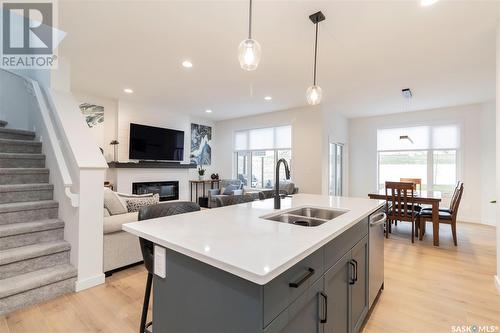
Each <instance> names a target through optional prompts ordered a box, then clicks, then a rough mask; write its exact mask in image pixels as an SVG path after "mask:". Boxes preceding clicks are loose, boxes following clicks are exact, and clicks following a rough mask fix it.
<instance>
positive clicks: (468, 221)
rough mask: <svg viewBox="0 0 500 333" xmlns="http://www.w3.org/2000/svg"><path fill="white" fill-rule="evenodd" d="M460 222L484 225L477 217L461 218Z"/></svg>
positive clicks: (458, 219)
mask: <svg viewBox="0 0 500 333" xmlns="http://www.w3.org/2000/svg"><path fill="white" fill-rule="evenodd" d="M457 221H458V222H466V223H477V224H484V223H482V222H481V219H478V218H475V217H467V216H460V217H458V218H457Z"/></svg>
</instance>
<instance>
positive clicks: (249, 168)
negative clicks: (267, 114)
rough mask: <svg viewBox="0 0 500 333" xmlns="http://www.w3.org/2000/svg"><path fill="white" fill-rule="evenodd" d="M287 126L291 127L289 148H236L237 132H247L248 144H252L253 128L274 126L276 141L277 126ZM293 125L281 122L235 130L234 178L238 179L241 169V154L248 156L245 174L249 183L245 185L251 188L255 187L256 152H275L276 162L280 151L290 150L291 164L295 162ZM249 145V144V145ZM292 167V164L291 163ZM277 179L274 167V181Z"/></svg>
mask: <svg viewBox="0 0 500 333" xmlns="http://www.w3.org/2000/svg"><path fill="white" fill-rule="evenodd" d="M285 126H289V127H290V132H291V133H290V136H291V138H290V141H291V142H290V147H289V148H264V149H236V147H235V141H236V140H235V138H236V135H237V133H242V132H246V140H247V145H249V144H250V138H249V133H250V131H252V130H259V129H269V128H272V129H273V130H274V133H273V135H274V142H276V141H277V140H276V135H277V133H276V130H275V129H276V128H278V127H285ZM292 133H293V127H292V125H291V124H280V125H275V126H266V127H254V128H247V129H238V130H235V131H234V132H233V143H232V144H233V178H235V179H238V169H239V165H238V156H239V154H242V155H245V156H246V166H245V169H246V172H247V174H246V175H245V177H246V179H247V185H245V186H246V187H249V188H254V187H253V186H252V183H253V178H252V175H253V172H252V171H253V170H252V158H253V154H254V153H256V152H268V151H272V152H273V154H274V164H276V162H277V161H278V156H279V152H280V151H290V155H291V158H290V164H291V163H293V162H292V161H293V149H292V146H293V142H292V141H293V135H292ZM247 147H248V146H247ZM290 167H291V165H290ZM275 181H276V180H275V179H274V169H273V183H274V182H275ZM262 186H264V184H262Z"/></svg>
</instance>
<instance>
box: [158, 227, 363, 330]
mask: <svg viewBox="0 0 500 333" xmlns="http://www.w3.org/2000/svg"><path fill="white" fill-rule="evenodd" d="M368 276H369V275H368V218H364V219H362V220H361V221H359V222H358V223H356V224H354V225H352V226H351V227H350V228H349V229H347V230H346V231H344V232H343V233H341V234H340V235H338V236H337V237H335V238H334V239H333V240H331V241H330V242H328V243H326V244H325V245H324V246H323V247H321V248H319V249H318V250H316V251H315V252H313V253H312V254H310V255H309V256H307V257H306V258H305V259H303V260H301V261H300V262H298V263H297V264H295V265H294V266H292V267H291V268H289V269H288V270H286V271H285V272H284V273H282V274H280V275H279V276H277V277H276V278H274V279H272V280H271V281H270V282H268V283H267V284H265V285H259V284H256V283H253V282H251V281H248V280H246V279H243V278H241V277H238V276H236V275H233V274H231V273H228V272H226V271H223V270H221V269H218V268H216V267H213V266H212V265H209V264H206V263H203V262H202V261H199V260H196V259H193V258H191V257H190V256H187V255H184V254H181V253H179V252H176V251H173V250H170V249H167V254H166V277H165V278H161V277H159V276H156V275H155V277H154V283H153V289H154V298H153V300H154V305H153V327H154V331H155V332H156V333H260V332H265V333H316V332H319V333H333V332H335V333H357V332H359V330H360V328H361V326H362V325H363V322H364V319H365V317H366V315H367V313H368V302H369V300H368Z"/></svg>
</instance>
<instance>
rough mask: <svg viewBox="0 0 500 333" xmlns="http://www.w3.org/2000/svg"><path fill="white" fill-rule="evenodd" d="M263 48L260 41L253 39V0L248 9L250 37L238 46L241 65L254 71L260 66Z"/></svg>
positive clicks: (247, 69)
mask: <svg viewBox="0 0 500 333" xmlns="http://www.w3.org/2000/svg"><path fill="white" fill-rule="evenodd" d="M260 55H261V49H260V45H259V43H258V42H257V41H256V40H255V39H252V0H250V5H249V10H248V39H245V40H244V41H242V42H241V43H240V46H239V48H238V60H239V61H240V66H241V68H242V69H244V70H246V71H253V70H256V69H257V66H259V61H260Z"/></svg>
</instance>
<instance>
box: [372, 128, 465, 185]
mask: <svg viewBox="0 0 500 333" xmlns="http://www.w3.org/2000/svg"><path fill="white" fill-rule="evenodd" d="M377 151H378V186H379V188H380V189H382V188H384V184H385V182H386V181H399V180H400V178H420V179H422V189H423V190H435V191H441V192H445V193H448V192H452V191H453V188H454V186H455V185H456V182H457V178H458V169H459V163H458V161H459V158H458V156H459V152H460V127H459V126H458V125H444V126H415V127H406V128H392V129H379V130H378V131H377Z"/></svg>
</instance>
